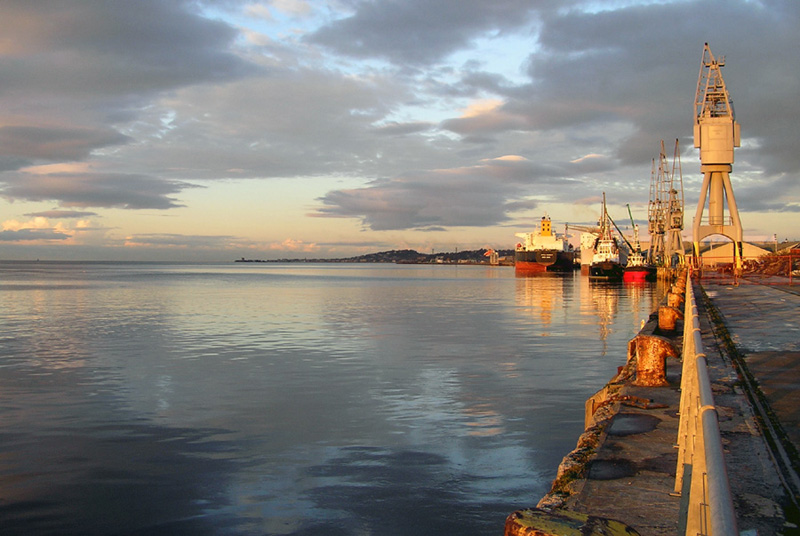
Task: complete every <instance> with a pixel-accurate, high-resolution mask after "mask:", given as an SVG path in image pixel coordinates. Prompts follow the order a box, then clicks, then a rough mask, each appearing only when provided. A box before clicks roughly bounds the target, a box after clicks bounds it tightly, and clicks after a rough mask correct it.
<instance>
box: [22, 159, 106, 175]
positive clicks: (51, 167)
mask: <svg viewBox="0 0 800 536" xmlns="http://www.w3.org/2000/svg"><path fill="white" fill-rule="evenodd" d="M91 170H92V164H91V163H89V162H66V163H59V164H44V165H41V166H30V167H27V168H23V169H22V170H21V171H24V172H26V173H30V174H32V175H50V174H53V173H87V172H89V171H91Z"/></svg>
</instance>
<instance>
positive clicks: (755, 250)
mask: <svg viewBox="0 0 800 536" xmlns="http://www.w3.org/2000/svg"><path fill="white" fill-rule="evenodd" d="M770 253H773V252H772V251H769V250H767V249H764V248H762V247H758V246H756V245H754V244H751V243H749V242H742V260H743V261H749V260H756V259H758V258H759V257H762V256H764V255H769V254H770ZM689 257H690V255H687V259H688V258H689ZM700 258H701V260H702V265H703V266H706V267H714V266H717V265H725V264H733V262H734V259H733V242H711V243H710V244H702V245H701V246H700Z"/></svg>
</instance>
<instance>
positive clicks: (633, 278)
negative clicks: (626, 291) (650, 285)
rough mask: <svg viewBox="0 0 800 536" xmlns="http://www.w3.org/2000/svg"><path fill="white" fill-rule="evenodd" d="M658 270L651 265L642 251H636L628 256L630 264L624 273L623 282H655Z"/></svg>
mask: <svg viewBox="0 0 800 536" xmlns="http://www.w3.org/2000/svg"><path fill="white" fill-rule="evenodd" d="M657 274H658V269H657V268H656V267H655V266H653V265H652V264H649V263H648V262H647V261H646V260H645V258H644V255H643V254H642V252H641V251H634V252H633V253H631V254H630V255H628V263H627V264H626V265H625V269H624V270H623V272H622V280H623V281H625V282H626V283H631V282H644V281H655V280H656V278H657Z"/></svg>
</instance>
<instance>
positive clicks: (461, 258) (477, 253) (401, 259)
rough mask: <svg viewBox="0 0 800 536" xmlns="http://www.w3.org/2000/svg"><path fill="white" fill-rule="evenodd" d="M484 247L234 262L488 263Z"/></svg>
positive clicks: (509, 251)
mask: <svg viewBox="0 0 800 536" xmlns="http://www.w3.org/2000/svg"><path fill="white" fill-rule="evenodd" d="M487 251H488V250H486V249H475V250H466V251H458V252H447V253H431V254H427V253H420V252H418V251H416V250H413V249H393V250H390V251H381V252H378V253H368V254H366V255H359V256H357V257H344V258H338V259H277V260H270V261H263V260H253V259H245V258H244V257H243V258H241V259H238V260H236V262H314V263H318V262H339V263H345V262H347V263H394V264H488V263H489V257H487V256H486V252H487ZM496 251H497V253H498V254H499V255H500V257H504V256H511V255H513V254H514V250H513V249H504V250H496Z"/></svg>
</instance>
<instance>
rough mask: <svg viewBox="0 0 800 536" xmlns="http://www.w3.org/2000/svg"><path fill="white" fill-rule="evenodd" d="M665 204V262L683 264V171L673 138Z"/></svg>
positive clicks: (676, 143)
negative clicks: (673, 150)
mask: <svg viewBox="0 0 800 536" xmlns="http://www.w3.org/2000/svg"><path fill="white" fill-rule="evenodd" d="M661 143H662V145H661V147H662V149H661V150H662V151H663V150H664V149H663V147H664V145H663V143H664V142H663V141H662V142H661ZM666 190H667V192H666V193H667V205H666V207H665V209H666V210H665V220H666V226H667V238H666V241H665V244H664V257H665V260H666V262H667V263H668V264H669V265H670V266H672V265H673V264H683V261H684V253H685V251H684V249H683V236H681V232H682V231H683V172H682V171H681V155H680V150H679V147H678V140H677V139H676V140H675V153H674V155H673V157H672V172H671V173H670V175H669V184H668V185H667V188H666Z"/></svg>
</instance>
